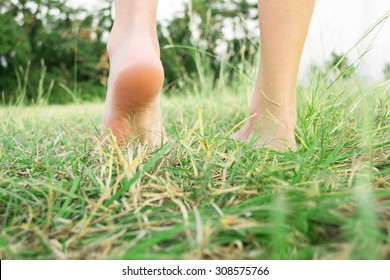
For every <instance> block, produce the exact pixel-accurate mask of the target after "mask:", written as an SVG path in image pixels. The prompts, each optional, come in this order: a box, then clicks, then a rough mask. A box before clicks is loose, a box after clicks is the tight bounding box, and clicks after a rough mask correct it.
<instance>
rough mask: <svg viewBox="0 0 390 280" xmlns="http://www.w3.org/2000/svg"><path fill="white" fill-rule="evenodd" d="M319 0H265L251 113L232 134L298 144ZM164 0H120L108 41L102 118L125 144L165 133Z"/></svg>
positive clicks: (279, 145) (154, 140)
mask: <svg viewBox="0 0 390 280" xmlns="http://www.w3.org/2000/svg"><path fill="white" fill-rule="evenodd" d="M314 3H315V0H259V3H258V8H259V19H260V30H261V32H260V41H261V58H260V67H259V72H258V76H257V80H256V83H255V89H254V91H253V96H252V100H251V104H250V107H249V116H250V118H249V119H248V121H247V122H246V123H245V124H244V126H243V127H242V128H241V129H240V130H239V131H238V132H237V133H235V134H233V135H232V136H231V137H232V138H234V139H237V140H241V141H247V140H250V139H252V138H253V137H256V138H257V140H256V141H257V142H256V146H257V147H261V146H263V145H267V146H269V147H272V148H275V149H278V150H283V149H286V148H291V149H293V150H295V149H296V143H295V138H294V127H295V124H296V82H297V75H298V68H299V64H300V59H301V55H302V50H303V46H304V42H305V39H306V35H307V32H308V28H309V24H310V19H311V15H312V12H313V8H314ZM157 4H158V0H147V1H140V0H115V21H114V26H113V29H112V31H111V34H110V38H109V41H108V45H107V50H108V55H109V58H110V76H109V80H108V91H107V98H106V105H105V114H104V126H105V127H107V128H110V129H111V131H112V133H113V135H114V136H115V137H116V138H117V141H118V142H119V143H120V144H125V143H126V142H128V141H129V140H130V139H133V138H135V139H138V140H139V141H141V142H143V143H147V144H148V145H159V144H160V143H162V140H163V137H164V128H163V124H162V119H161V113H160V94H159V92H160V90H161V87H162V85H163V81H164V70H163V67H162V64H161V61H160V48H159V43H158V38H157V30H156V14H157Z"/></svg>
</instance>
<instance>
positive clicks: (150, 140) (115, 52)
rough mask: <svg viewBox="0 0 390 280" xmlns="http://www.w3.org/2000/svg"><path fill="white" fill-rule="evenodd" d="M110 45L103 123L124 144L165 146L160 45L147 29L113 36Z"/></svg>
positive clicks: (162, 72) (162, 73)
mask: <svg viewBox="0 0 390 280" xmlns="http://www.w3.org/2000/svg"><path fill="white" fill-rule="evenodd" d="M110 40H111V41H110V42H109V44H108V55H109V58H110V75H109V79H108V90H107V97H106V104H105V113H104V120H103V125H104V127H105V128H109V129H110V130H111V132H112V134H113V135H114V136H115V137H116V140H117V142H118V143H119V144H120V145H125V144H127V143H129V142H130V141H133V140H135V141H139V142H141V143H145V144H148V145H149V146H156V145H161V143H162V142H163V137H164V128H163V124H162V119H161V113H160V95H159V92H160V90H161V87H162V85H163V81H164V70H163V67H162V64H161V61H160V58H159V49H158V44H157V45H156V39H155V38H153V36H148V35H145V33H143V32H128V34H125V36H115V34H114V36H111V37H110Z"/></svg>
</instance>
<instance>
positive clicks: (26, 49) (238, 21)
mask: <svg viewBox="0 0 390 280" xmlns="http://www.w3.org/2000/svg"><path fill="white" fill-rule="evenodd" d="M111 5H112V4H111V2H110V1H103V0H102V1H101V6H102V8H101V9H100V10H99V11H87V10H85V9H82V8H73V7H72V6H70V5H69V3H68V1H67V0H36V1H30V0H2V1H1V3H0V33H1V36H0V94H1V95H2V99H3V101H4V102H6V103H8V102H16V101H17V100H18V98H19V99H20V96H21V95H23V98H24V99H25V102H27V103H31V102H37V100H35V99H36V98H37V96H40V97H42V96H43V93H42V92H44V93H45V96H46V97H47V99H48V102H50V103H66V102H71V101H75V100H96V99H103V98H104V95H105V85H106V81H107V74H108V69H109V64H108V57H107V55H106V42H105V39H106V38H107V34H108V32H109V30H110V29H111V27H112V23H113V20H112V17H111ZM161 5H163V3H161ZM248 20H252V21H253V23H254V24H256V23H257V13H256V4H255V3H254V1H249V0H240V1H227V0H213V1H202V0H193V1H189V3H188V4H187V5H186V6H185V9H184V11H183V12H179V13H177V14H176V15H175V16H173V17H172V18H171V19H170V20H169V21H168V22H167V23H165V24H159V25H158V36H159V41H160V44H161V57H162V61H163V64H164V68H165V75H166V81H165V82H166V86H167V87H169V88H180V87H181V86H183V83H181V81H182V80H183V78H184V77H193V76H196V75H198V71H199V69H198V66H197V61H196V57H197V55H199V54H201V55H202V59H203V60H202V63H207V65H208V67H209V70H210V72H211V73H209V74H210V75H213V76H214V77H218V72H219V71H220V68H221V63H224V62H230V63H232V64H233V63H234V61H235V60H237V59H242V58H243V57H246V58H249V57H251V56H255V55H256V52H257V49H258V42H257V41H258V40H257V39H256V37H257V31H256V28H248V27H247V26H246V22H247V21H248ZM226 28H230V29H229V32H228V33H229V34H231V36H230V37H231V38H226V37H225V33H226V32H225V33H224V32H223V30H224V29H226ZM221 46H222V49H221ZM218 48H220V49H218ZM231 71H233V69H231ZM38 89H39V90H40V91H41V92H38ZM75 96H76V97H77V98H75Z"/></svg>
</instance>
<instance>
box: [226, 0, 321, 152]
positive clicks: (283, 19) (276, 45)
mask: <svg viewBox="0 0 390 280" xmlns="http://www.w3.org/2000/svg"><path fill="white" fill-rule="evenodd" d="M314 3H315V0H278V1H272V0H259V5H258V7H259V20H260V30H261V31H260V33H261V34H260V41H261V59H260V67H259V73H258V77H257V81H256V87H255V89H254V92H253V97H252V100H251V104H250V108H249V114H250V116H253V117H252V118H250V119H249V120H248V121H247V122H246V123H245V125H244V126H243V127H242V128H241V130H240V131H238V132H237V133H236V134H234V135H232V138H235V139H238V140H242V141H247V140H250V139H252V137H258V140H257V145H256V146H257V147H260V146H263V145H266V146H269V147H272V148H275V149H278V150H283V149H286V148H291V149H293V150H295V149H296V143H295V138H294V127H295V124H296V81H297V75H298V68H299V64H300V59H301V55H302V50H303V46H304V42H305V40H306V35H307V32H308V28H309V24H310V20H311V15H312V13H313V8H314Z"/></svg>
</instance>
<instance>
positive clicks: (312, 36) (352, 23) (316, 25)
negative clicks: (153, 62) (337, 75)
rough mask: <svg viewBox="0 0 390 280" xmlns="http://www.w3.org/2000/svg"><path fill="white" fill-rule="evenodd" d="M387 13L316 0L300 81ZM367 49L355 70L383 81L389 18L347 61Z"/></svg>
mask: <svg viewBox="0 0 390 280" xmlns="http://www.w3.org/2000/svg"><path fill="white" fill-rule="evenodd" d="M232 1H234V0H232ZM71 2H72V3H73V5H75V6H81V5H82V6H84V7H87V8H89V9H98V8H99V1H98V0H83V1H82V3H80V1H77V0H72V1H71ZM185 2H187V0H160V2H159V10H158V18H159V20H160V21H164V20H166V19H169V18H170V17H171V16H172V15H173V14H174V13H177V12H180V11H182V9H183V5H184V3H185ZM389 11H390V0H317V4H316V8H315V12H314V16H313V20H312V24H311V28H310V31H309V35H308V38H307V43H306V47H305V51H304V55H303V58H302V65H301V71H300V78H301V79H305V77H306V76H307V73H308V70H309V69H310V66H311V65H318V66H321V65H324V63H325V61H327V60H329V59H330V57H331V53H332V52H336V53H338V54H345V53H347V52H348V51H349V50H350V49H351V48H352V47H353V46H354V44H355V43H357V42H358V41H359V38H361V37H362V35H363V34H364V33H365V31H367V30H368V29H369V28H370V27H371V26H372V25H373V24H374V23H375V22H376V21H377V20H378V19H379V18H380V17H381V16H382V15H384V14H385V13H386V12H389ZM379 29H380V30H379ZM377 31H379V32H377ZM367 48H370V51H369V52H368V53H367V54H366V55H365V56H364V58H363V59H361V60H360V61H359V66H358V68H357V70H358V72H359V74H360V75H361V76H362V77H364V78H367V79H368V80H373V81H375V80H382V79H383V72H384V68H385V65H386V64H389V63H390V19H389V20H387V22H385V23H384V24H383V26H381V28H377V29H376V32H372V33H371V34H370V36H368V37H367V38H366V39H365V40H364V41H363V42H362V43H361V44H359V45H358V46H356V47H355V48H354V49H353V50H352V51H351V52H350V54H349V55H348V60H349V61H350V62H353V61H354V60H355V59H356V58H358V57H359V56H360V55H361V54H363V53H364V52H365V51H366V50H367Z"/></svg>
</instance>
